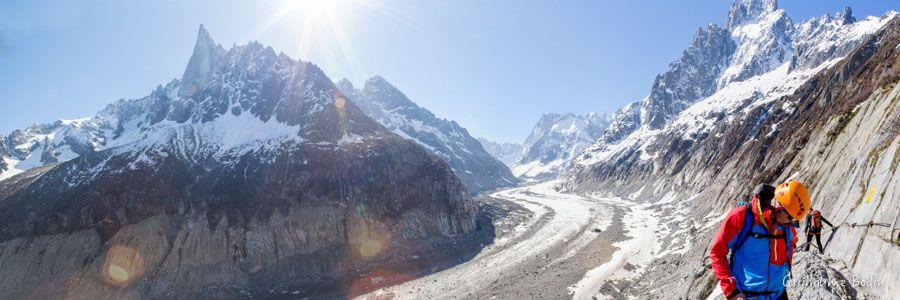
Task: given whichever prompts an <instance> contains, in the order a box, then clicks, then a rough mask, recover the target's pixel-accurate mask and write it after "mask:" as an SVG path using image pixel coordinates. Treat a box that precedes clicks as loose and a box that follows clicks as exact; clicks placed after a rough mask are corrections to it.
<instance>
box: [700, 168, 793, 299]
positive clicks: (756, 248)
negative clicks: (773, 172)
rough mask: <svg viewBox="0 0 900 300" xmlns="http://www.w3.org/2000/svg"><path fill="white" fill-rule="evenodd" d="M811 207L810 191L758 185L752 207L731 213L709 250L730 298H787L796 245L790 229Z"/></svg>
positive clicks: (754, 192) (787, 184)
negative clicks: (787, 282) (792, 257)
mask: <svg viewBox="0 0 900 300" xmlns="http://www.w3.org/2000/svg"><path fill="white" fill-rule="evenodd" d="M809 207H810V204H809V191H808V190H807V189H806V187H805V186H803V184H801V183H800V182H798V181H789V182H786V183H783V184H780V185H778V187H777V188H776V187H773V186H770V185H767V184H760V185H758V186H756V188H755V189H754V190H753V198H752V199H751V200H750V202H748V203H746V204H744V205H741V206H738V207H736V208H734V209H732V210H731V211H730V212H729V213H728V215H727V216H726V217H725V220H724V221H723V222H722V226H721V227H720V228H719V232H718V233H717V234H716V237H715V238H714V239H713V242H712V248H711V249H710V251H709V254H710V260H711V261H712V269H713V273H714V274H715V276H716V277H717V278H718V279H719V284H720V286H721V287H722V292H723V293H724V294H725V296H726V298H728V299H787V293H786V292H785V285H784V284H785V282H786V280H785V279H787V278H788V275H789V273H790V267H791V256H792V255H793V252H794V251H793V249H794V247H795V246H796V243H797V232H796V230H795V229H794V227H793V226H791V225H792V223H793V222H795V221H798V220H802V219H803V217H804V216H805V215H806V213H807V211H808V210H809ZM729 251H730V252H731V255H730V256H729Z"/></svg>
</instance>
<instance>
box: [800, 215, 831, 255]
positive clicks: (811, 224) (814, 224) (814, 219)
mask: <svg viewBox="0 0 900 300" xmlns="http://www.w3.org/2000/svg"><path fill="white" fill-rule="evenodd" d="M822 222H825V224H828V226H831V228H832V229H834V225H831V222H828V220H827V219H825V217H823V216H822V213H821V212H819V211H818V210H815V209H814V210H812V211H811V212H810V213H809V214H808V215H806V230H804V231H805V232H806V247H805V248H804V249H803V251H809V246H810V244H812V239H813V237H815V238H816V245H818V246H819V253H820V254H822V253H825V249H824V248H822V237H821V235H822V227H823V226H822Z"/></svg>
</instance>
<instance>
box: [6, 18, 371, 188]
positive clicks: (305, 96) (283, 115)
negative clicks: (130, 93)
mask: <svg viewBox="0 0 900 300" xmlns="http://www.w3.org/2000/svg"><path fill="white" fill-rule="evenodd" d="M385 133H387V132H386V131H385V130H384V129H383V128H381V127H380V126H377V125H376V124H375V123H374V121H373V120H371V119H369V118H367V117H365V116H364V115H363V113H362V112H361V111H359V109H358V108H357V107H356V105H355V104H353V103H352V102H349V101H343V99H342V97H341V93H340V92H339V91H338V90H337V88H336V87H335V86H334V84H333V83H332V82H331V80H330V79H329V78H328V77H327V76H326V75H325V73H324V72H323V71H322V70H321V69H319V68H318V67H317V66H315V65H313V64H311V63H308V62H303V61H299V60H294V59H291V58H290V57H288V56H287V55H284V54H280V55H279V54H276V53H275V51H274V50H273V49H272V48H271V47H266V46H263V45H262V44H260V43H258V42H250V43H248V44H245V45H240V46H234V47H232V48H231V49H229V50H227V51H226V50H224V49H223V48H222V47H221V46H219V45H218V44H216V43H215V42H214V41H213V40H212V39H211V38H210V37H209V33H208V32H207V31H206V29H205V28H203V27H201V28H200V30H199V33H198V37H197V43H196V47H195V49H194V51H193V54H192V56H191V59H190V62H189V63H188V67H187V68H186V70H185V73H184V76H183V79H182V80H177V79H176V80H172V81H171V82H169V83H168V84H166V85H165V86H162V85H160V86H158V87H157V88H156V89H154V90H153V91H152V92H151V93H150V94H149V95H147V96H145V97H142V98H137V99H127V100H126V99H122V100H119V101H116V102H114V103H112V104H110V105H108V106H107V107H106V108H104V109H103V110H102V111H100V112H98V113H97V114H96V115H95V116H93V117H90V118H84V119H79V120H61V121H57V122H53V123H47V124H41V125H35V126H32V127H29V128H27V129H25V130H23V131H16V132H13V133H12V134H10V135H9V136H8V137H6V138H5V140H4V141H3V143H2V144H3V145H2V146H3V147H4V148H6V149H5V150H4V151H3V153H0V155H2V156H4V157H0V158H2V161H0V173H3V176H4V177H8V176H12V175H14V174H16V173H20V172H22V171H24V170H27V169H30V168H33V167H36V166H41V165H44V164H47V163H53V162H63V161H66V160H70V159H72V158H75V157H78V156H82V155H85V154H89V153H95V152H101V151H106V150H111V151H114V152H116V153H126V152H129V153H131V152H133V153H159V151H168V152H177V153H179V155H180V156H183V157H188V159H191V160H222V159H223V158H227V157H232V158H233V157H236V156H237V155H242V154H243V153H247V152H251V151H257V152H258V151H270V150H272V149H274V148H275V147H278V146H279V145H281V144H282V142H287V141H293V142H294V143H300V142H309V143H320V144H322V145H339V144H346V143H347V142H355V141H360V140H362V139H365V138H369V137H375V136H380V135H382V134H385ZM0 139H2V138H0ZM114 148H118V149H114ZM270 152H271V151H270ZM150 156H153V155H150ZM142 157H143V156H142Z"/></svg>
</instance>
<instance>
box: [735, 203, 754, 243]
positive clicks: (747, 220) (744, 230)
mask: <svg viewBox="0 0 900 300" xmlns="http://www.w3.org/2000/svg"><path fill="white" fill-rule="evenodd" d="M744 211H745V214H744V225H743V226H742V227H741V231H740V232H739V233H738V235H737V238H736V239H735V240H734V246H733V247H732V248H731V251H732V252H734V251H737V250H738V249H741V246H743V245H744V242H746V241H747V237H748V236H750V232H751V231H753V207H752V206H750V203H746V204H744Z"/></svg>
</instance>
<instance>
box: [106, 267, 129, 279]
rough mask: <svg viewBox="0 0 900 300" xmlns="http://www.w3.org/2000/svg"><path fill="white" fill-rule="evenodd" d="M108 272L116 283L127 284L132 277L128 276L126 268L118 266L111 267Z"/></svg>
mask: <svg viewBox="0 0 900 300" xmlns="http://www.w3.org/2000/svg"><path fill="white" fill-rule="evenodd" d="M108 272H109V278H110V279H112V280H115V281H120V282H125V281H128V278H130V277H131V276H129V275H128V271H126V270H125V268H122V267H120V266H117V265H109V270H108Z"/></svg>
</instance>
